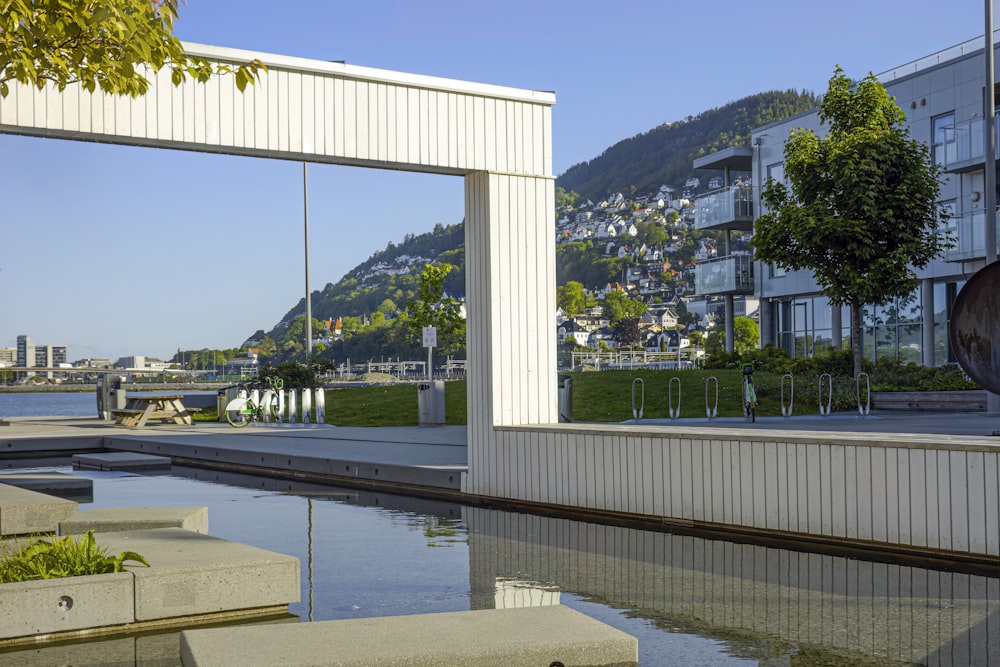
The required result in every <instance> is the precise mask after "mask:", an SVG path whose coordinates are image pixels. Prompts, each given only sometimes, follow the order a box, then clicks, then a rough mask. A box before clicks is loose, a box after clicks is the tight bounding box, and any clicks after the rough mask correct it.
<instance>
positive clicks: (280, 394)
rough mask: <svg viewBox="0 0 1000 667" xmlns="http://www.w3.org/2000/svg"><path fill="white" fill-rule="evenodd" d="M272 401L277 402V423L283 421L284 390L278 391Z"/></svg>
mask: <svg viewBox="0 0 1000 667" xmlns="http://www.w3.org/2000/svg"><path fill="white" fill-rule="evenodd" d="M274 400H276V401H277V402H278V423H279V424H280V423H281V422H283V421H285V418H284V415H285V390H284V389H279V390H278V391H277V392H276V394H275V397H274Z"/></svg>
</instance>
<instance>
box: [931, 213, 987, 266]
mask: <svg viewBox="0 0 1000 667" xmlns="http://www.w3.org/2000/svg"><path fill="white" fill-rule="evenodd" d="M997 217H998V216H997V214H996V213H994V215H993V225H994V227H996V226H997ZM948 231H950V232H951V235H952V240H953V241H954V243H955V245H954V246H953V247H952V248H950V249H948V250H946V251H945V253H944V259H945V261H946V262H967V261H970V260H974V259H985V258H986V211H984V210H979V211H972V212H971V213H965V214H964V215H956V216H955V217H953V218H952V219H951V222H950V224H949V226H948ZM998 245H1000V244H998Z"/></svg>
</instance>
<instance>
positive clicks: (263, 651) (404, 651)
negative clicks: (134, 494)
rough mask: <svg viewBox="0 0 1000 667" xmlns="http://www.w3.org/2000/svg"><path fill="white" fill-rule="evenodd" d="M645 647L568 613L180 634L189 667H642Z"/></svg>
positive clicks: (540, 610)
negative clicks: (383, 666) (640, 663)
mask: <svg viewBox="0 0 1000 667" xmlns="http://www.w3.org/2000/svg"><path fill="white" fill-rule="evenodd" d="M638 659H639V643H638V640H637V639H636V638H635V637H632V636H630V635H627V634H625V633H624V632H621V631H620V630H617V629H615V628H612V627H610V626H608V625H605V624H604V623H601V622H600V621H596V620H594V619H592V618H590V617H589V616H586V615H584V614H581V613H579V612H577V611H573V610H572V609H569V608H567V607H561V606H552V607H533V608H524V609H486V610H478V611H463V612H451V613H444V614H417V615H412V616H390V617H384V618H364V619H351V620H345V621H324V622H318V623H304V624H301V625H280V626H278V625H275V626H267V627H254V628H243V627H228V628H212V629H205V630H185V631H184V632H182V633H181V664H183V665H184V666H185V667H236V666H237V665H238V666H239V667H254V666H258V665H259V666H260V667H264V666H266V667H271V665H277V664H281V665H286V666H288V667H294V666H297V665H302V666H304V665H311V666H313V667H319V666H321V665H338V666H339V667H355V666H356V667H361V666H362V665H366V666H370V665H402V664H405V665H408V666H409V667H432V666H433V667H437V666H438V665H451V666H452V667H461V666H463V665H468V666H470V667H471V666H473V665H475V666H476V667H478V666H479V665H506V666H508V667H517V666H519V665H526V666H527V665H532V666H534V665H554V664H560V665H564V666H565V667H572V666H573V665H588V666H591V667H597V666H599V665H637V664H638Z"/></svg>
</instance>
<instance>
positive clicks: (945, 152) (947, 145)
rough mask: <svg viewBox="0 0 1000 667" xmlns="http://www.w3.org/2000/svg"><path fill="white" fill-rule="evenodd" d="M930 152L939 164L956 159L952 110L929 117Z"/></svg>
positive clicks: (952, 161) (945, 163)
mask: <svg viewBox="0 0 1000 667" xmlns="http://www.w3.org/2000/svg"><path fill="white" fill-rule="evenodd" d="M931 154H932V156H933V157H934V162H936V163H937V164H940V165H947V164H948V163H954V162H955V161H956V160H957V158H958V154H957V151H956V143H955V113H954V112H952V113H946V114H943V115H941V116H935V117H934V118H931Z"/></svg>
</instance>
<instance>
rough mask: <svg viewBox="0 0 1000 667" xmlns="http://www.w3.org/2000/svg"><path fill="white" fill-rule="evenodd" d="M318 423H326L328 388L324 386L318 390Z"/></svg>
mask: <svg viewBox="0 0 1000 667" xmlns="http://www.w3.org/2000/svg"><path fill="white" fill-rule="evenodd" d="M316 423H317V424H325V423H326V390H325V389H323V388H322V387H320V388H319V389H317V390H316Z"/></svg>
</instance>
